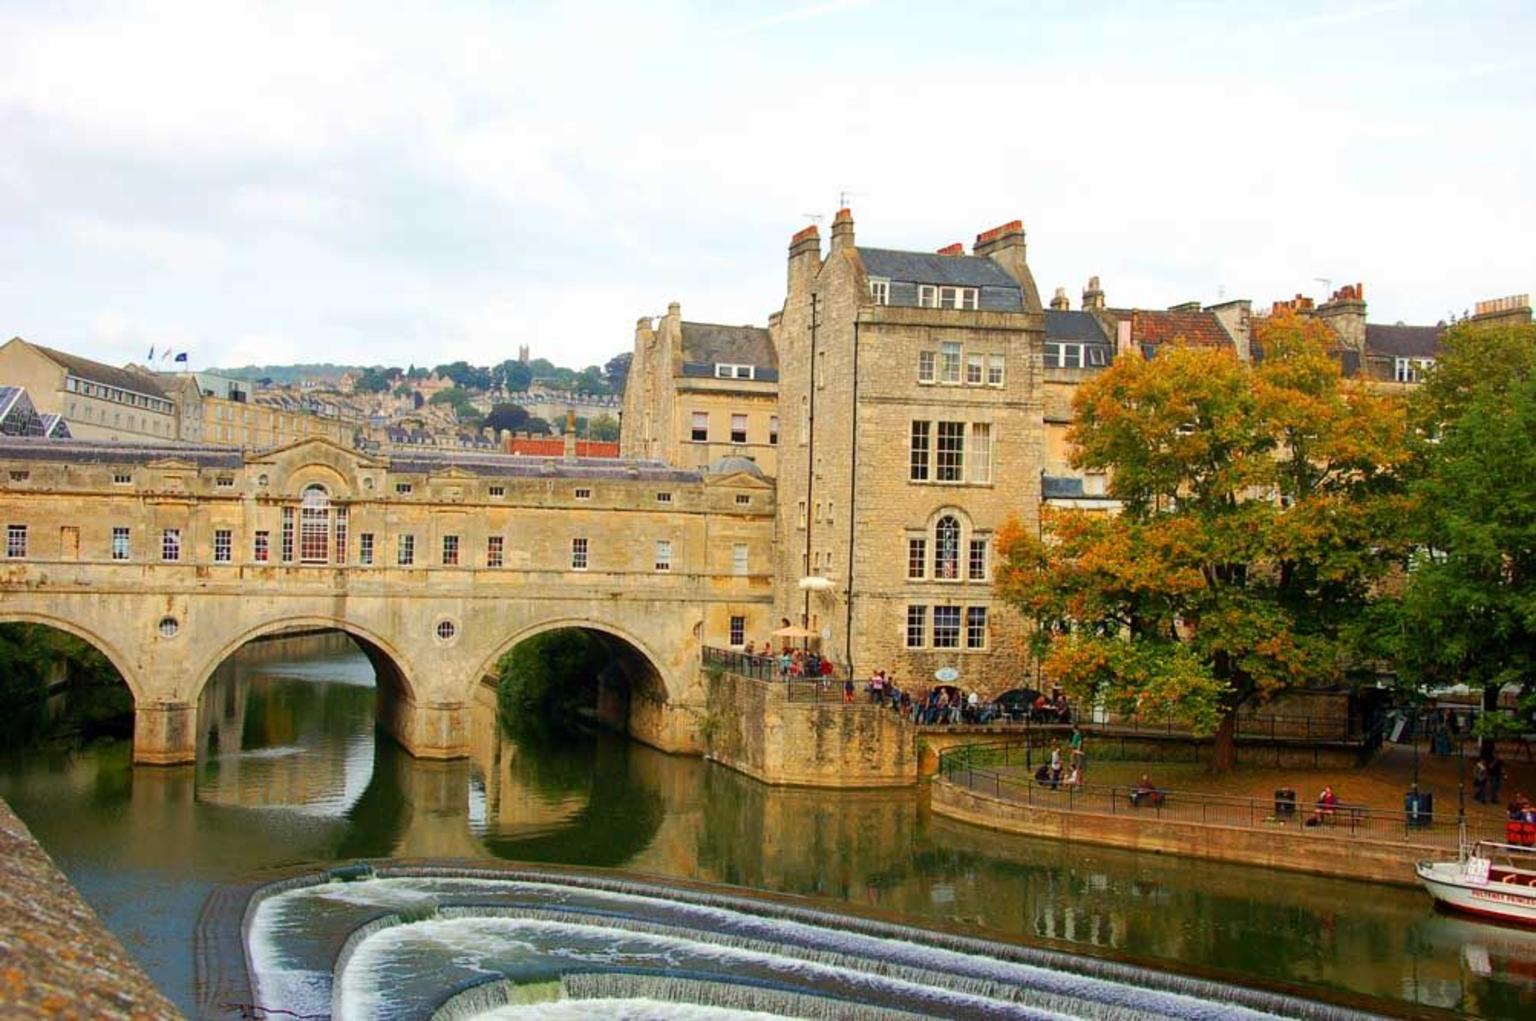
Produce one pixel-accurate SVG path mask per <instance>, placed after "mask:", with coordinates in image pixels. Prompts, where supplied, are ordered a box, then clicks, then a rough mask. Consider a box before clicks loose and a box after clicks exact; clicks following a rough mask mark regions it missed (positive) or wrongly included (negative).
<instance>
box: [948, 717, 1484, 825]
mask: <svg viewBox="0 0 1536 1021" xmlns="http://www.w3.org/2000/svg"><path fill="white" fill-rule="evenodd" d="M1049 762H1050V755H1049V751H1045V752H1044V753H1042V746H1041V745H1039V744H1036V743H1034V742H1031V741H1013V742H1007V743H1002V744H996V743H994V744H986V745H962V746H960V747H957V748H950V749H946V750H945V751H943V752H941V753H940V754H939V780H940V781H941V782H944V783H948V784H952V785H954V786H956V787H963V788H965V789H967V790H971V791H975V792H977V793H979V794H984V795H988V796H990V797H993V798H997V799H998V800H1002V801H1008V802H1013V803H1016V804H1022V805H1027V806H1029V807H1031V808H1043V809H1050V810H1053V811H1060V812H1082V813H1088V814H1100V815H1115V816H1129V817H1133V818H1137V819H1144V820H1149V821H1150V820H1157V821H1165V822H1180V823H1202V824H1206V825H1217V826H1237V827H1242V828H1245V829H1254V830H1263V831H1266V832H1270V831H1275V830H1290V831H1296V832H1305V833H1316V834H1319V835H1327V836H1335V837H1337V836H1347V837H1351V838H1357V839H1366V840H1384V841H1403V842H1406V843H1413V844H1424V845H1432V846H1437V847H1446V848H1453V847H1455V846H1456V843H1457V840H1458V839H1459V834H1460V830H1459V824H1460V820H1459V819H1458V818H1457V813H1456V812H1455V811H1444V810H1441V811H1440V812H1438V813H1436V812H1434V811H1433V810H1432V807H1426V806H1425V805H1424V803H1422V802H1417V801H1416V802H1414V803H1413V804H1412V805H1411V806H1410V805H1406V804H1405V806H1404V807H1403V808H1401V809H1395V808H1381V807H1377V806H1371V805H1362V804H1353V803H1349V802H1336V803H1334V804H1332V805H1328V806H1320V805H1318V804H1316V803H1315V802H1306V801H1301V802H1298V801H1297V800H1296V798H1295V793H1294V792H1293V791H1284V790H1282V791H1276V793H1275V795H1274V796H1273V797H1269V798H1253V797H1241V796H1237V795H1229V794H1215V793H1211V792H1207V791H1195V790H1173V789H1167V788H1161V787H1156V786H1152V785H1147V786H1143V785H1140V784H1092V783H1083V784H1068V783H1066V782H1065V780H1064V778H1063V779H1059V780H1058V779H1053V778H1050V777H1049V776H1047V777H1045V778H1038V777H1037V776H1036V771H1037V769H1038V768H1039V766H1040V765H1046V766H1047V767H1048V765H1049ZM1065 765H1066V768H1067V769H1070V763H1066V764H1065ZM1467 834H1468V837H1469V839H1473V840H1477V839H1486V840H1502V839H1504V831H1503V827H1502V823H1498V824H1496V823H1492V822H1488V821H1484V820H1475V821H1469V822H1468V825H1467Z"/></svg>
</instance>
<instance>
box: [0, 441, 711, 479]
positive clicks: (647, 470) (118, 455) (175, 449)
mask: <svg viewBox="0 0 1536 1021" xmlns="http://www.w3.org/2000/svg"><path fill="white" fill-rule="evenodd" d="M173 458H174V459H175V460H178V461H187V462H189V463H191V464H195V465H197V466H198V467H199V468H239V467H242V466H243V465H244V463H245V457H244V455H243V454H242V453H241V452H240V451H239V450H237V449H235V448H233V447H217V446H214V445H212V444H207V443H118V442H114V441H110V440H49V439H43V438H42V437H36V436H30V437H22V436H0V461H63V462H65V463H68V464H147V463H148V462H150V461H160V460H170V459H173ZM388 462H389V470H390V471H391V472H394V473H399V474H405V475H431V474H434V473H436V472H441V471H446V470H447V469H449V468H459V469H461V470H463V471H466V472H469V473H470V474H472V475H479V476H483V477H490V478H574V479H615V480H623V479H634V478H640V479H646V480H648V481H650V482H679V483H682V482H699V481H701V480H702V479H703V475H701V474H700V473H699V472H697V471H683V470H681V469H677V468H670V467H668V466H667V465H665V464H662V463H661V462H660V461H637V460H622V459H619V458H578V459H576V460H574V461H566V460H563V459H555V458H550V459H548V460H546V459H543V458H537V457H517V456H514V455H511V454H494V453H481V452H471V451H464V452H458V451H453V450H424V451H414V450H413V451H411V452H409V453H406V454H393V455H390V456H389V458H388Z"/></svg>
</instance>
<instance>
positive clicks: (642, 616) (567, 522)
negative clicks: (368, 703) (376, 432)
mask: <svg viewBox="0 0 1536 1021" xmlns="http://www.w3.org/2000/svg"><path fill="white" fill-rule="evenodd" d="M748 467H750V466H748ZM773 517H774V491H773V488H772V486H771V485H770V484H769V483H768V482H767V481H766V480H764V479H763V477H762V476H761V474H760V473H756V472H754V471H730V472H717V473H714V474H701V473H697V472H682V471H674V470H670V469H665V468H662V467H660V466H657V465H654V464H628V465H626V464H623V463H616V462H612V461H596V462H594V461H581V460H559V459H546V460H536V459H532V458H513V457H503V456H497V455H454V454H446V453H445V454H434V455H414V456H397V457H394V458H391V459H386V458H371V457H367V456H364V455H361V454H359V453H357V452H356V451H352V450H348V449H345V448H343V447H340V446H338V445H335V444H332V443H329V442H326V441H323V440H309V441H305V442H302V443H299V444H295V445H292V446H289V447H286V448H281V449H278V450H273V451H267V452H263V453H260V454H241V453H240V452H238V451H233V450H229V449H227V448H224V449H220V448H216V447H208V446H201V447H199V446H166V447H155V446H143V445H135V444H128V443H89V442H71V441H48V440H40V439H35V440H26V439H14V438H5V439H0V525H3V527H4V528H5V530H6V540H7V545H6V549H5V554H6V555H5V556H4V558H3V559H0V620H5V621H15V620H24V621H35V622H39V623H45V624H49V625H52V626H55V627H59V628H61V629H63V630H65V631H68V632H70V633H72V634H76V635H78V636H80V637H82V638H84V639H86V640H87V641H89V642H91V643H92V644H93V645H95V646H96V647H97V648H99V649H100V650H101V651H102V652H103V653H104V654H105V655H106V656H107V658H108V659H109V660H111V661H112V663H113V665H114V666H116V667H117V669H118V671H119V672H120V673H121V674H122V676H123V678H124V680H125V681H126V682H127V684H128V687H129V689H130V690H131V691H132V693H133V695H134V699H135V703H136V708H137V715H138V718H137V721H136V724H135V730H134V745H135V759H136V760H137V761H140V762H158V763H172V762H187V761H191V760H192V758H193V745H194V739H195V713H196V706H197V700H198V695H199V693H200V692H201V690H202V687H203V685H204V684H205V683H206V681H207V679H208V677H209V676H210V675H211V674H212V672H213V670H214V669H215V668H216V667H217V666H218V665H219V664H220V663H221V662H223V660H224V659H225V658H226V657H228V656H229V655H230V654H231V653H232V652H234V651H235V650H236V649H238V648H240V647H241V646H242V645H244V644H245V643H247V642H249V641H251V640H252V639H254V638H258V637H262V636H265V635H269V634H274V633H281V632H285V631H293V630H298V629H314V628H329V629H336V630H341V631H345V632H347V633H348V634H350V635H352V636H353V638H354V639H356V640H357V641H358V643H359V645H361V646H362V647H363V649H364V651H365V652H367V653H368V654H369V657H370V658H371V659H372V660H373V662H374V665H375V668H376V670H377V672H378V674H379V685H380V689H381V698H380V700H379V702H380V712H381V717H382V720H383V723H384V725H385V726H386V728H387V729H389V730H390V731H391V732H392V733H393V734H394V735H395V736H396V737H397V738H398V739H399V740H400V741H401V743H402V744H404V745H405V747H406V748H408V749H409V750H411V751H412V752H413V753H414V754H417V755H420V756H426V757H439V758H442V757H456V756H460V755H463V754H465V753H466V742H467V736H466V731H465V707H466V704H467V703H468V701H469V698H470V692H471V690H472V688H473V686H474V685H475V684H477V683H479V681H480V680H481V678H483V677H484V676H485V675H486V674H487V673H488V672H489V671H491V670H492V669H493V668H494V666H495V663H496V661H497V660H498V659H499V658H500V657H501V655H502V654H504V653H505V652H506V651H507V650H508V649H510V648H511V647H512V646H513V645H515V644H516V643H517V642H519V641H522V640H523V639H525V638H527V637H530V636H532V635H534V634H537V633H539V632H541V631H546V630H551V629H554V628H558V627H580V628H587V629H591V630H595V631H598V632H601V633H603V634H606V635H609V636H612V637H613V638H615V639H618V640H619V641H618V645H619V646H620V647H621V648H623V649H625V650H628V653H629V654H628V655H627V656H625V657H621V658H623V659H624V660H625V662H624V663H623V664H621V665H622V667H623V669H624V670H625V673H626V676H627V677H628V679H629V687H630V692H629V694H630V712H629V725H630V729H631V732H632V733H634V734H635V736H637V737H639V738H641V739H642V740H645V741H647V742H648V743H651V744H654V745H657V746H659V747H662V748H665V749H668V750H674V751H689V750H697V749H698V748H699V742H698V736H697V723H698V718H699V715H700V713H702V711H703V703H704V693H703V689H702V684H701V681H700V675H699V662H700V657H701V649H702V647H703V646H704V645H727V644H729V642H730V638H731V634H732V628H733V623H735V624H739V630H741V631H745V632H751V633H762V632H765V631H766V630H768V629H769V628H770V627H771V626H772V624H773V605H772V603H773V600H772V592H771V586H772V581H771V579H772V570H773V563H772V550H771V544H772V522H773Z"/></svg>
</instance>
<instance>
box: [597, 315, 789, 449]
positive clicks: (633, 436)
mask: <svg viewBox="0 0 1536 1021" xmlns="http://www.w3.org/2000/svg"><path fill="white" fill-rule="evenodd" d="M778 380H779V362H778V355H777V353H776V352H775V350H774V345H773V339H772V337H771V335H770V333H769V331H768V330H766V329H763V328H762V327H760V326H722V325H719V324H717V323H690V322H685V321H684V320H683V317H682V307H681V306H680V305H679V304H678V303H677V302H673V303H672V304H671V305H669V306H668V307H667V314H666V315H664V316H662V317H661V318H660V319H659V320H657V321H654V322H653V321H652V320H651V319H650V317H645V318H642V319H641V320H640V321H639V323H637V324H636V326H635V350H634V360H633V361H632V362H631V367H630V371H629V376H628V380H627V381H626V384H625V388H624V414H623V418H622V419H621V422H622V424H623V428H622V429H621V431H620V440H619V442H620V451H621V452H622V454H623V456H625V457H641V458H655V459H657V460H661V461H665V462H666V463H667V464H671V465H676V466H678V467H685V468H701V467H703V466H705V465H708V464H711V463H713V462H714V461H716V460H718V459H720V458H722V457H741V458H746V459H747V460H749V461H752V462H754V463H756V464H757V466H758V468H760V469H761V470H762V471H763V473H764V474H765V475H768V476H770V477H773V476H777V474H778V445H779V429H780V424H779V416H780V411H779V393H778Z"/></svg>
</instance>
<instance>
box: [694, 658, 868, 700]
mask: <svg viewBox="0 0 1536 1021" xmlns="http://www.w3.org/2000/svg"><path fill="white" fill-rule="evenodd" d="M812 663H814V665H815V666H814V668H815V670H816V675H815V676H814V677H808V676H806V672H807V666H806V663H805V660H804V659H803V658H802V660H801V664H800V666H799V667H797V666H796V665H795V662H794V661H793V660H791V661H790V662H789V663H785V662H784V661H783V660H782V659H781V657H779V656H759V655H749V654H747V653H745V652H741V651H739V650H736V649H721V648H717V647H715V646H708V645H707V646H705V647H704V667H705V669H708V668H710V667H715V668H717V669H720V670H723V671H725V672H726V673H730V674H734V675H736V676H737V677H745V678H747V679H749V680H754V681H762V682H763V683H765V684H774V685H777V686H779V687H781V688H782V689H783V690H784V697H785V698H786V699H788V700H789V701H791V702H826V703H836V704H841V705H851V706H863V707H865V708H870V707H871V706H872V704H871V703H870V702H869V700H868V699H867V698H866V697H865V695H864V693H863V692H861V691H859V690H858V687H857V685H855V689H854V692H853V697H852V700H851V701H850V700H849V696H848V690H847V681H848V679H849V677H850V671H849V669H848V667H847V666H845V665H844V664H842V663H837V662H833V661H831V660H822V659H819V658H818V659H816V660H814V661H812ZM822 663H831V667H830V672H827V671H825V670H823V669H822V668H821V664H822Z"/></svg>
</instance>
